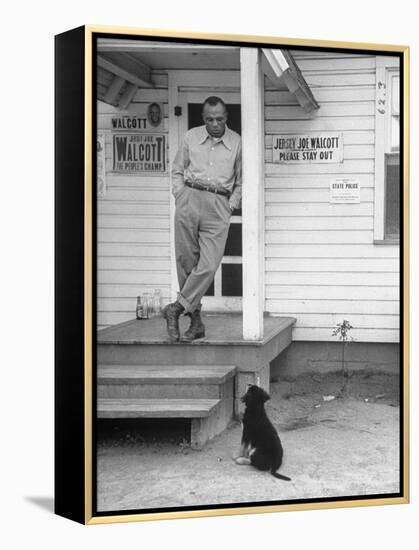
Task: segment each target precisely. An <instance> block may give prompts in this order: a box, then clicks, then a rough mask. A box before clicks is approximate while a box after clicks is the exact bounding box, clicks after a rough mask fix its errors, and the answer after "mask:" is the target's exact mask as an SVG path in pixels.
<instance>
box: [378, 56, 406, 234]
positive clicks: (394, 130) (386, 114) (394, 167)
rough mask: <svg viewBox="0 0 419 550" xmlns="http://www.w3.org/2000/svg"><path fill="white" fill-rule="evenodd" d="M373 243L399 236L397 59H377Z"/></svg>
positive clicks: (398, 73)
mask: <svg viewBox="0 0 419 550" xmlns="http://www.w3.org/2000/svg"><path fill="white" fill-rule="evenodd" d="M375 121H376V125H375V129H376V143H375V197H374V240H375V242H376V243H385V244H386V243H396V242H398V241H399V237H400V188H401V177H400V173H401V170H400V69H399V58H398V57H394V58H389V57H377V72H376V114H375Z"/></svg>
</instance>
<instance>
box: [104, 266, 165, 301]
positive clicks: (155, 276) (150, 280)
mask: <svg viewBox="0 0 419 550" xmlns="http://www.w3.org/2000/svg"><path fill="white" fill-rule="evenodd" d="M97 279H98V283H99V284H105V283H107V284H112V285H114V284H130V285H135V284H138V280H141V285H154V286H153V288H156V287H157V288H158V287H159V286H160V285H167V284H169V282H170V272H169V271H168V270H167V271H156V270H155V271H144V272H141V273H139V272H137V271H122V270H121V271H118V270H115V271H113V270H102V271H99V272H98V277H97ZM99 307H100V306H99Z"/></svg>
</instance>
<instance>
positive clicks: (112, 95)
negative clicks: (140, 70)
mask: <svg viewBox="0 0 419 550" xmlns="http://www.w3.org/2000/svg"><path fill="white" fill-rule="evenodd" d="M124 83H125V80H124V79H123V78H122V77H120V76H115V77H114V79H113V80H112V82H111V84H110V86H109V88H108V89H107V91H106V94H105V97H104V99H105V101H106V102H108V103H113V102H114V101H115V99H116V98H117V97H118V94H119V92H120V91H121V88H122V86H123V85H124Z"/></svg>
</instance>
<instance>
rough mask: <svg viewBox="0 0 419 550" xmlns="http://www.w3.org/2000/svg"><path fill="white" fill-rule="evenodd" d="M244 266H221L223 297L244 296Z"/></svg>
mask: <svg viewBox="0 0 419 550" xmlns="http://www.w3.org/2000/svg"><path fill="white" fill-rule="evenodd" d="M242 273H243V268H242V264H222V265H221V285H222V286H221V288H222V295H223V296H242V295H243V281H242Z"/></svg>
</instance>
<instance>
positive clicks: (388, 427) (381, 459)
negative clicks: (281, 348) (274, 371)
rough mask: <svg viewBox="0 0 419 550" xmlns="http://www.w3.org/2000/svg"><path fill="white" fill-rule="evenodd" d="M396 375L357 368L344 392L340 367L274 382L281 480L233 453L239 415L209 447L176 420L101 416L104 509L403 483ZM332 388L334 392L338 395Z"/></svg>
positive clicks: (338, 492)
mask: <svg viewBox="0 0 419 550" xmlns="http://www.w3.org/2000/svg"><path fill="white" fill-rule="evenodd" d="M398 383H399V378H398V376H393V375H390V374H374V373H371V372H358V373H355V374H353V376H352V377H351V378H350V380H349V383H348V388H347V392H346V395H344V396H343V397H339V398H338V397H337V396H338V395H339V389H340V388H341V386H342V376H341V374H340V373H331V374H322V375H301V376H299V377H297V378H296V379H295V380H292V381H286V380H279V381H278V382H273V383H271V391H270V393H271V400H270V401H268V403H267V406H266V408H267V412H268V414H269V416H270V418H271V420H272V422H273V423H274V425H275V426H276V427H277V429H278V432H279V434H280V437H281V440H282V443H283V446H284V452H285V454H284V462H283V465H282V467H281V469H280V472H282V473H283V474H286V475H287V476H289V477H291V478H292V481H291V482H286V481H280V480H278V479H275V478H274V477H272V476H271V475H270V474H269V473H265V472H259V471H258V470H256V469H254V468H253V467H251V466H238V465H236V464H235V463H234V461H233V460H232V459H233V457H235V456H237V454H238V449H239V446H240V437H241V426H240V424H239V423H238V422H234V423H233V424H232V425H231V426H230V427H229V428H228V429H227V430H226V431H225V432H224V433H223V434H221V435H219V436H218V437H216V438H214V439H213V440H212V441H210V442H209V443H207V445H206V446H205V448H204V449H203V450H202V451H194V450H191V449H190V447H189V446H188V442H187V440H186V438H185V434H186V433H187V431H186V430H185V424H182V423H179V422H172V423H168V422H158V421H153V422H138V421H136V422H133V421H129V422H128V421H127V422H118V423H115V422H102V423H101V424H100V426H99V430H98V449H97V476H98V479H97V489H98V494H97V504H98V510H99V511H108V512H110V511H119V510H124V511H126V510H141V509H151V508H167V507H168V508H174V507H175V508H177V507H182V506H185V507H190V506H199V505H211V504H232V503H256V502H269V501H275V502H279V501H284V500H287V501H289V500H300V499H306V498H322V497H339V496H345V497H346V496H352V495H374V494H389V493H395V492H398V491H399V384H398ZM332 397H333V398H332Z"/></svg>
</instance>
